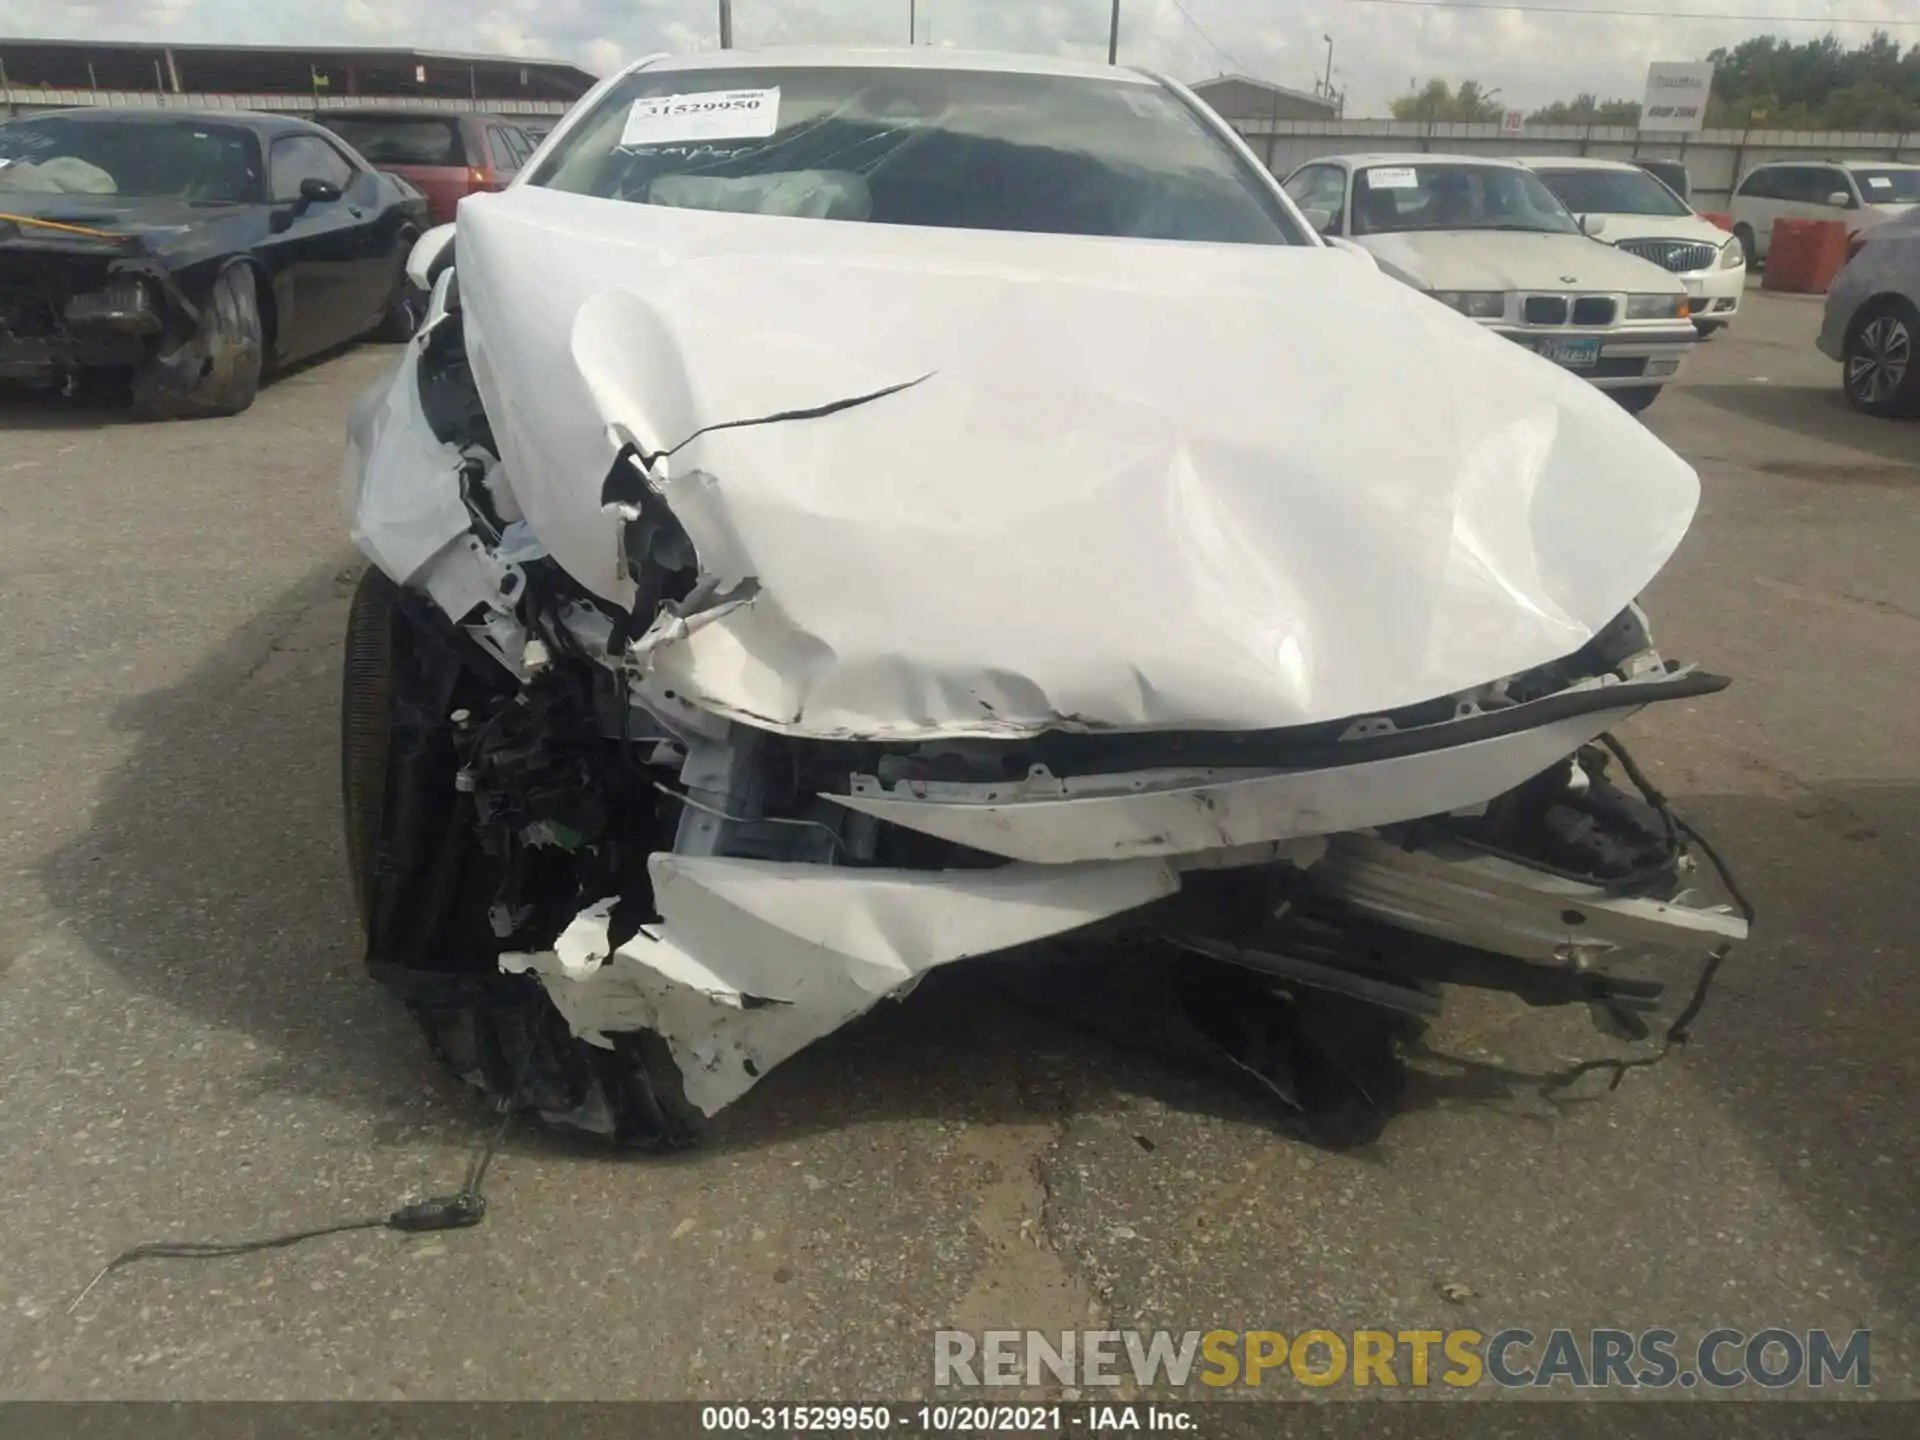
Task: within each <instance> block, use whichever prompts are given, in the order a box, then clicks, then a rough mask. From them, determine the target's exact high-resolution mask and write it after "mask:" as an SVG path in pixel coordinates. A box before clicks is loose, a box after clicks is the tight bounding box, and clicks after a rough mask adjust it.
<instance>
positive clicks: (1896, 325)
mask: <svg viewBox="0 0 1920 1440" xmlns="http://www.w3.org/2000/svg"><path fill="white" fill-rule="evenodd" d="M1840 385H1841V388H1842V389H1843V390H1845V391H1846V394H1847V403H1848V404H1849V405H1851V406H1853V408H1854V409H1856V410H1858V411H1859V412H1860V413H1861V414H1863V415H1871V416H1873V417H1874V418H1876V419H1880V420H1892V419H1897V418H1899V417H1901V416H1905V415H1914V414H1920V311H1916V310H1915V309H1914V308H1913V306H1912V305H1910V304H1908V303H1907V302H1906V301H1905V300H1902V299H1900V298H1899V297H1898V296H1895V295H1888V296H1884V297H1882V298H1881V299H1878V300H1873V301H1869V302H1868V303H1867V304H1866V305H1863V306H1862V307H1861V309H1860V313H1859V314H1858V315H1856V316H1855V317H1854V321H1853V324H1852V325H1851V326H1849V327H1848V329H1847V338H1846V343H1845V345H1844V346H1843V347H1842V350H1841V359H1840Z"/></svg>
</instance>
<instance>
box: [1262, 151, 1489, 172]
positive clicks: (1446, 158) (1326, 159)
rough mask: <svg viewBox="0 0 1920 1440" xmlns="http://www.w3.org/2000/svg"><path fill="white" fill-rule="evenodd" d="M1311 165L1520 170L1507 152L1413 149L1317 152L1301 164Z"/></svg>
mask: <svg viewBox="0 0 1920 1440" xmlns="http://www.w3.org/2000/svg"><path fill="white" fill-rule="evenodd" d="M1308 165H1345V166H1347V167H1349V168H1350V169H1359V168H1360V167H1361V166H1363V165H1491V166H1494V167H1495V168H1497V169H1501V170H1518V169H1520V168H1522V167H1521V165H1520V162H1519V161H1518V160H1510V159H1508V158H1507V157H1506V156H1504V155H1448V154H1445V153H1432V154H1428V153H1424V152H1414V151H1405V152H1399V151H1380V152H1377V153H1375V152H1357V153H1354V154H1350V155H1316V156H1314V158H1313V159H1311V160H1302V161H1301V162H1300V165H1299V166H1296V167H1295V168H1296V169H1298V168H1303V167H1305V166H1308Z"/></svg>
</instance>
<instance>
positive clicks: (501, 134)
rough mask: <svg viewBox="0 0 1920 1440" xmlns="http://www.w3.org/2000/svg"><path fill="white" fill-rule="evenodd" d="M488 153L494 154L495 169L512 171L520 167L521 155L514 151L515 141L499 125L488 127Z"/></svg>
mask: <svg viewBox="0 0 1920 1440" xmlns="http://www.w3.org/2000/svg"><path fill="white" fill-rule="evenodd" d="M487 153H488V154H490V155H491V156H493V168H494V169H495V170H499V171H505V172H512V171H514V170H518V169H519V168H520V157H519V156H518V155H516V154H515V153H514V149H513V142H512V141H510V140H509V139H508V138H507V132H506V131H505V130H503V129H501V128H500V127H499V126H498V125H489V126H488V127H487Z"/></svg>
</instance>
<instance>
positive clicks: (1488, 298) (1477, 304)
mask: <svg viewBox="0 0 1920 1440" xmlns="http://www.w3.org/2000/svg"><path fill="white" fill-rule="evenodd" d="M1431 293H1432V295H1433V298H1434V299H1436V300H1438V301H1439V302H1440V303H1441V304H1442V305H1444V306H1446V307H1447V308H1448V309H1449V310H1458V311H1459V312H1460V313H1461V314H1462V315H1466V316H1470V317H1471V318H1473V319H1475V320H1498V319H1499V318H1500V317H1501V316H1502V315H1504V314H1506V313H1507V293H1506V291H1504V290H1435V291H1432V292H1431Z"/></svg>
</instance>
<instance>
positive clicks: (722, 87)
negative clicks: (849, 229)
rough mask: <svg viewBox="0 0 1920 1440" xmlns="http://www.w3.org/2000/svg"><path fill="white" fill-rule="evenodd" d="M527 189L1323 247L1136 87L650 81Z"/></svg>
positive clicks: (971, 74) (839, 73) (1003, 81)
mask: <svg viewBox="0 0 1920 1440" xmlns="http://www.w3.org/2000/svg"><path fill="white" fill-rule="evenodd" d="M531 183H533V184H535V185H544V186H549V187H552V188H553V189H557V190H568V191H573V192H575V193H578V194H582V195H597V196H602V197H605V198H609V199H615V200H625V201H632V202H636V203H640V204H650V205H667V206H679V207H683V208H693V209H704V210H730V211H749V212H756V213H761V214H780V215H799V216H809V217H812V218H816V219H827V220H852V221H868V222H871V223H874V224H881V225H920V226H938V227H947V228H955V229H968V230H1024V231H1041V232H1047V233H1052V234H1062V235H1104V236H1128V237H1133V238H1138V239H1155V240H1191V241H1216V242H1225V243H1237V244H1251V245H1311V244H1312V243H1313V241H1312V240H1311V239H1310V238H1309V237H1308V235H1307V234H1306V233H1305V231H1304V230H1303V229H1302V228H1301V227H1300V226H1299V225H1298V224H1297V222H1295V220H1294V219H1293V218H1292V216H1291V215H1290V214H1289V213H1288V212H1287V210H1286V207H1285V206H1284V204H1283V203H1282V202H1281V201H1280V200H1279V199H1278V198H1277V197H1276V196H1275V195H1274V193H1273V191H1272V189H1271V188H1270V187H1268V186H1266V185H1264V184H1262V183H1261V180H1260V178H1259V177H1257V176H1256V175H1255V174H1254V173H1253V171H1252V167H1251V166H1250V165H1249V164H1248V163H1247V162H1246V161H1245V160H1244V159H1243V158H1242V157H1241V156H1240V155H1239V154H1237V153H1236V152H1235V151H1234V149H1233V148H1232V147H1231V146H1230V145H1229V144H1228V143H1227V142H1226V141H1225V140H1223V139H1222V138H1221V137H1220V136H1219V135H1217V134H1216V133H1214V132H1213V131H1212V130H1211V129H1210V128H1208V126H1207V125H1206V124H1205V123H1204V122H1203V121H1202V120H1201V119H1200V117H1199V116H1198V115H1197V114H1196V113H1195V112H1194V111H1193V110H1192V109H1190V108H1189V107H1188V106H1187V105H1186V104H1185V103H1183V102H1182V101H1181V100H1180V99H1179V98H1178V97H1177V96H1175V95H1173V94H1171V93H1169V92H1168V91H1166V90H1164V89H1162V88H1161V87H1160V86H1158V85H1156V84H1152V83H1146V82H1141V81H1137V80H1132V81H1130V80H1094V79H1081V78H1076V77H1071V76H1057V75H1028V74H1008V73H1001V72H983V71H966V70H918V69H902V70H889V69H881V68H871V67H869V68H861V67H851V66H850V67H846V68H829V67H820V68H817V69H816V68H809V67H801V68H792V69H737V70H696V71H685V70H680V71H662V72H650V71H644V70H643V71H638V72H636V73H635V74H633V75H631V76H629V77H628V78H627V79H626V80H625V81H623V82H621V83H620V84H619V85H617V86H616V87H614V89H613V90H612V91H611V92H610V93H609V94H608V95H607V96H606V97H605V98H604V99H602V100H601V102H600V103H599V105H598V107H597V108H596V109H595V111H594V113H593V114H591V115H590V116H588V117H587V118H586V120H585V122H584V123H583V124H581V125H580V126H579V128H577V129H576V130H575V131H574V132H573V133H572V134H570V135H568V136H567V137H565V139H564V140H563V141H562V142H561V144H560V146H559V147H558V148H557V149H556V150H555V152H554V153H553V154H552V155H551V156H550V157H548V158H547V159H546V160H545V161H544V162H543V163H542V164H541V166H540V168H539V171H538V172H537V173H536V174H535V175H534V177H533V179H532V182H531Z"/></svg>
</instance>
